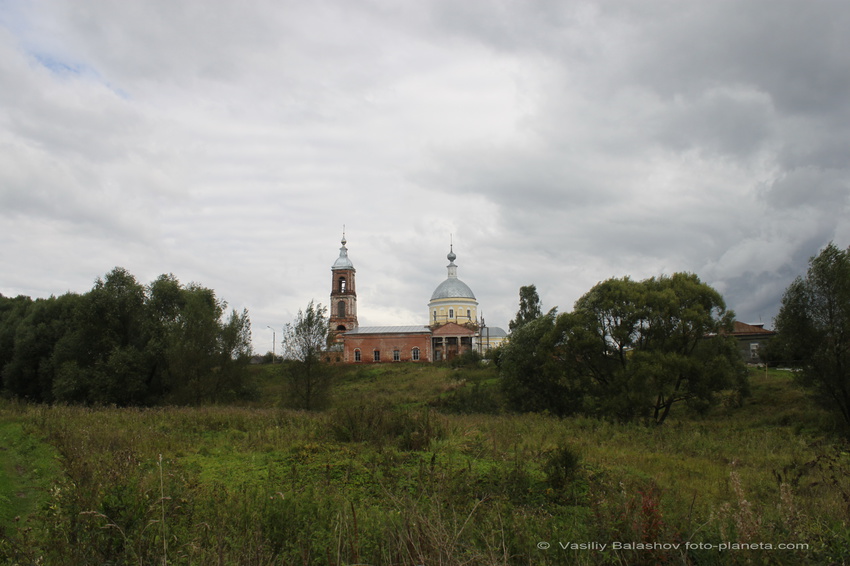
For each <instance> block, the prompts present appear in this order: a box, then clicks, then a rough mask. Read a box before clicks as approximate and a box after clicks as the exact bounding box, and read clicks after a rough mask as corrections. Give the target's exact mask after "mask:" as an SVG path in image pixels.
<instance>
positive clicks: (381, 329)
mask: <svg viewBox="0 0 850 566" xmlns="http://www.w3.org/2000/svg"><path fill="white" fill-rule="evenodd" d="M430 333H431V329H430V328H428V327H427V326H359V327H357V328H355V329H354V330H349V331H348V332H346V333H345V335H346V336H352V335H356V334H430Z"/></svg>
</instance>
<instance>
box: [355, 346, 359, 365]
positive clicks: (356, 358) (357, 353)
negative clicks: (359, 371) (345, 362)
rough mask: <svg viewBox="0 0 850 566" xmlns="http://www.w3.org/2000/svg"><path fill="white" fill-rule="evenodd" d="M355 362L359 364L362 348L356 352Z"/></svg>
mask: <svg viewBox="0 0 850 566" xmlns="http://www.w3.org/2000/svg"><path fill="white" fill-rule="evenodd" d="M354 361H355V362H359V361H360V348H358V349H356V350H354Z"/></svg>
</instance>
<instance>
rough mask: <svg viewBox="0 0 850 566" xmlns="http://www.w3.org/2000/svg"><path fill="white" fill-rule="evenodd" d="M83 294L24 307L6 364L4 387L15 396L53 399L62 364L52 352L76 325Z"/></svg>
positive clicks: (32, 398)
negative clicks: (55, 382)
mask: <svg viewBox="0 0 850 566" xmlns="http://www.w3.org/2000/svg"><path fill="white" fill-rule="evenodd" d="M80 301H81V297H80V296H79V295H74V294H70V293H69V294H66V295H62V296H60V297H50V298H48V299H38V300H36V301H33V302H31V303H30V304H29V305H28V306H27V307H26V309H25V311H21V312H25V315H24V316H23V318H20V319H18V320H17V324H16V325H15V329H14V339H13V345H12V355H11V358H10V359H9V360H8V362H7V363H6V364H5V365H4V367H3V387H4V388H5V389H6V390H7V391H8V392H9V393H11V394H12V395H15V396H17V397H21V398H24V399H29V400H31V401H35V402H50V401H53V400H54V399H53V384H54V381H55V379H56V377H57V374H58V370H59V366H58V364H57V362H56V360H55V359H54V356H53V353H54V349H55V348H56V346H57V344H59V343H61V342H62V341H63V340H65V339H66V337H67V336H68V335H69V334H71V333H72V332H73V331H74V329H75V328H76V319H75V316H76V312H77V309H78V306H79V302H80Z"/></svg>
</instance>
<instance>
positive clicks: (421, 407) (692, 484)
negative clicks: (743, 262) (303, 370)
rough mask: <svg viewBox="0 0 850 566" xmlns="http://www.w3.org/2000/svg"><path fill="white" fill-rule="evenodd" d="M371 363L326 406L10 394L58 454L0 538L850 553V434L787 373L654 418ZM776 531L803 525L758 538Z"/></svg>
mask: <svg viewBox="0 0 850 566" xmlns="http://www.w3.org/2000/svg"><path fill="white" fill-rule="evenodd" d="M378 369H379V368H367V369H366V370H363V369H360V370H351V373H350V374H344V373H343V374H342V375H341V379H340V385H339V386H338V387H339V389H338V393H339V391H340V390H342V391H345V392H347V393H346V402H340V403H338V405H337V408H335V409H332V410H330V411H328V412H326V413H305V412H297V411H288V410H281V409H278V408H275V407H273V406H272V405H273V403H268V405H269V406H267V407H256V406H255V407H204V408H194V409H187V408H157V409H146V410H136V409H115V408H100V409H86V408H79V407H62V406H55V407H23V408H21V407H17V408H16V409H15V412H14V414H12V410H11V408H9V407H6V408H4V409H2V411H3V412H2V415H0V417H2V420H0V422H9V421H10V420H15V421H16V422H19V423H21V424H20V426H22V427H23V429H24V430H26V431H27V432H28V434H29V438H31V439H36V440H37V439H42V440H43V441H44V443H45V446H50V447H51V449H53V450H55V451H56V453H57V454H58V455H59V461H60V463H61V473H55V475H54V482H53V485H52V488H51V489H50V491H49V493H46V494H45V495H46V497H45V499H44V503H43V505H42V507H41V509H40V510H38V511H37V512H35V513H33V514H31V515H30V516H29V517H28V518H26V519H22V521H21V522H20V524H18V526H17V527H14V528H12V529H11V530H9V529H7V535H8V536H7V537H6V539H5V540H4V541H3V542H0V559H2V560H3V561H5V562H6V563H10V564H14V563H43V564H107V563H109V564H246V565H248V564H251V565H254V564H293V565H294V564H298V565H304V564H328V565H330V564H333V565H342V564H372V565H376V566H377V565H394V564H398V565H410V564H445V565H460V564H482V565H483V564H486V565H500V564H503V565H509V564H510V565H519V564H543V565H547V564H552V565H554V564H580V565H581V564H584V565H596V564H664V563H667V564H700V565H702V564H744V563H756V564H801V563H806V562H809V563H829V561H833V562H834V563H837V564H844V563H846V560H847V559H846V558H845V557H846V556H847V551H848V549H849V548H850V529H849V528H848V521H850V479H849V478H850V461H849V460H848V456H847V450H846V447H845V446H844V445H843V444H842V442H841V441H840V440H838V439H837V438H834V437H833V436H831V435H830V432H829V419H828V417H826V416H825V415H823V414H822V413H820V412H819V411H818V410H817V409H815V408H813V407H811V406H810V405H809V404H808V402H807V401H806V398H805V396H804V395H803V394H802V393H801V392H799V391H798V390H796V389H795V388H794V386H793V385H792V383H791V382H790V379H788V377H787V376H783V375H769V376H767V377H764V376H754V381H753V396H752V398H750V399H747V400H745V401H744V404H743V406H741V407H734V406H726V407H718V408H717V409H716V410H715V411H713V412H712V413H710V414H709V415H707V416H698V415H681V416H680V418H679V420H678V421H670V422H668V423H667V424H665V425H664V426H662V427H645V426H641V425H634V424H620V423H611V422H606V421H599V420H593V419H588V418H575V419H557V418H554V417H551V416H547V415H514V414H505V413H501V414H443V413H439V412H437V411H435V410H434V409H433V408H429V407H428V404H429V402H430V401H433V400H436V399H438V398H441V397H443V396H444V395H446V394H447V392H448V393H449V394H451V392H452V391H455V390H458V388H463V387H466V386H467V385H468V384H469V383H470V381H471V380H465V383H460V382H459V380H457V379H453V377H454V376H456V375H457V374H456V373H455V372H452V371H451V370H449V369H447V368H433V370H431V369H429V368H426V369H421V366H420V367H417V366H398V367H397V368H393V369H391V370H383V369H382V370H381V371H380V372H379V371H377V370H378ZM340 371H341V370H340ZM393 380H395V381H393ZM370 391H374V392H375V394H374V395H371V396H370V394H369V392H370ZM789 399H791V400H793V403H790V404H789V403H788V400H789ZM437 406H439V404H437ZM614 542H619V543H635V544H634V545H633V546H632V547H620V548H613V547H612V544H613V543H614ZM594 543H595V544H596V546H594ZM637 543H640V544H642V545H644V546H643V547H637V546H636V544H637ZM650 543H663V544H668V545H679V547H678V548H675V549H674V548H667V549H665V548H649V546H650ZM780 543H797V544H803V545H808V547H807V548H797V549H783V550H779V549H773V550H770V551H766V550H763V549H754V548H753V547H754V545H757V544H762V545H764V544H772V545H774V546H778V545H779V544H780ZM602 544H606V545H607V546H606V547H605V548H604V549H602V548H601V546H600V545H602ZM721 544H725V545H733V544H737V545H738V546H739V547H738V548H737V549H735V550H724V551H720V550H719V548H720V545H721ZM547 545H549V546H548V548H546V546H547ZM571 545H573V546H571ZM581 545H584V546H581ZM685 545H690V547H688V548H686V546H685ZM741 545H743V547H741ZM730 548H731V547H730Z"/></svg>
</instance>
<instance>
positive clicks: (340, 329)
mask: <svg viewBox="0 0 850 566" xmlns="http://www.w3.org/2000/svg"><path fill="white" fill-rule="evenodd" d="M336 329H337V331H338V332H345V331H346V330H348V329H347V328H346V327H345V325H344V324H340V325H339V326H337V327H336Z"/></svg>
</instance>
